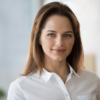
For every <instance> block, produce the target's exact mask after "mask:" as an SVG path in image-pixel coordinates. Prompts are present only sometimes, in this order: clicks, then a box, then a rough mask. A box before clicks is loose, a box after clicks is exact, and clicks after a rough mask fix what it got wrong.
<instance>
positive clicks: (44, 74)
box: [41, 64, 80, 82]
mask: <svg viewBox="0 0 100 100" xmlns="http://www.w3.org/2000/svg"><path fill="white" fill-rule="evenodd" d="M68 65H69V69H70V73H69V75H70V76H71V75H72V74H73V73H74V74H75V75H76V76H77V77H80V75H78V73H76V72H75V71H74V69H73V68H72V67H71V65H70V64H68ZM52 74H53V72H48V71H47V70H46V69H45V68H43V73H42V75H41V77H42V78H43V79H44V81H45V82H47V81H48V80H49V79H50V78H51V76H52Z"/></svg>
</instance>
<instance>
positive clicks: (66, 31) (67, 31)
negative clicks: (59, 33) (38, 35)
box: [47, 30, 73, 33]
mask: <svg viewBox="0 0 100 100" xmlns="http://www.w3.org/2000/svg"><path fill="white" fill-rule="evenodd" d="M47 32H54V33H56V31H54V30H48V31H47ZM64 33H73V31H66V32H64Z"/></svg>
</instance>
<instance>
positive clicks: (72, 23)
mask: <svg viewBox="0 0 100 100" xmlns="http://www.w3.org/2000/svg"><path fill="white" fill-rule="evenodd" d="M21 76H22V77H20V78H19V79H17V80H15V81H14V82H12V83H11V85H10V88H9V92H8V99H7V100H100V79H99V78H98V76H97V75H96V74H95V73H93V72H90V71H87V70H86V69H84V67H83V48H82V43H81V37H80V25H79V22H78V20H77V18H76V16H75V15H74V13H73V12H72V10H71V9H70V8H69V7H68V6H66V5H64V4H61V3H59V2H52V3H48V4H46V5H44V6H43V7H42V8H41V9H40V10H39V12H38V13H37V15H36V18H35V20H34V23H33V27H32V32H31V37H30V47H29V57H28V61H27V64H26V66H25V70H24V73H23V74H21Z"/></svg>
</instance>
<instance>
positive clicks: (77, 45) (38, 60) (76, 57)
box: [21, 2, 84, 76]
mask: <svg viewBox="0 0 100 100" xmlns="http://www.w3.org/2000/svg"><path fill="white" fill-rule="evenodd" d="M52 15H60V16H66V17H67V18H69V19H70V21H71V24H72V28H73V31H74V36H75V42H74V46H73V49H72V51H71V53H70V54H69V56H68V57H67V59H66V60H67V62H68V63H69V64H70V65H71V66H72V68H73V69H74V70H75V72H76V73H77V72H78V70H79V69H81V68H84V66H83V58H84V55H83V47H82V42H81V36H80V24H79V22H78V20H77V18H76V16H75V14H74V13H73V11H72V10H71V9H70V8H69V7H68V6H67V5H64V4H62V3H60V2H51V3H48V4H46V5H44V6H43V7H42V8H41V9H40V10H39V11H38V13H37V15H36V17H35V20H34V23H33V26H32V31H31V36H30V44H29V52H28V59H27V63H26V66H25V69H24V72H23V74H21V76H25V75H28V74H29V73H31V72H33V71H34V70H35V69H37V70H39V71H40V75H41V74H42V72H43V62H44V53H43V49H42V47H41V45H39V38H40V35H41V30H42V29H43V26H44V23H45V21H46V20H47V18H48V17H50V16H52Z"/></svg>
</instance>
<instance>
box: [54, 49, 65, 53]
mask: <svg viewBox="0 0 100 100" xmlns="http://www.w3.org/2000/svg"><path fill="white" fill-rule="evenodd" d="M53 50H54V52H56V53H63V52H64V51H65V50H64V49H53Z"/></svg>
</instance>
